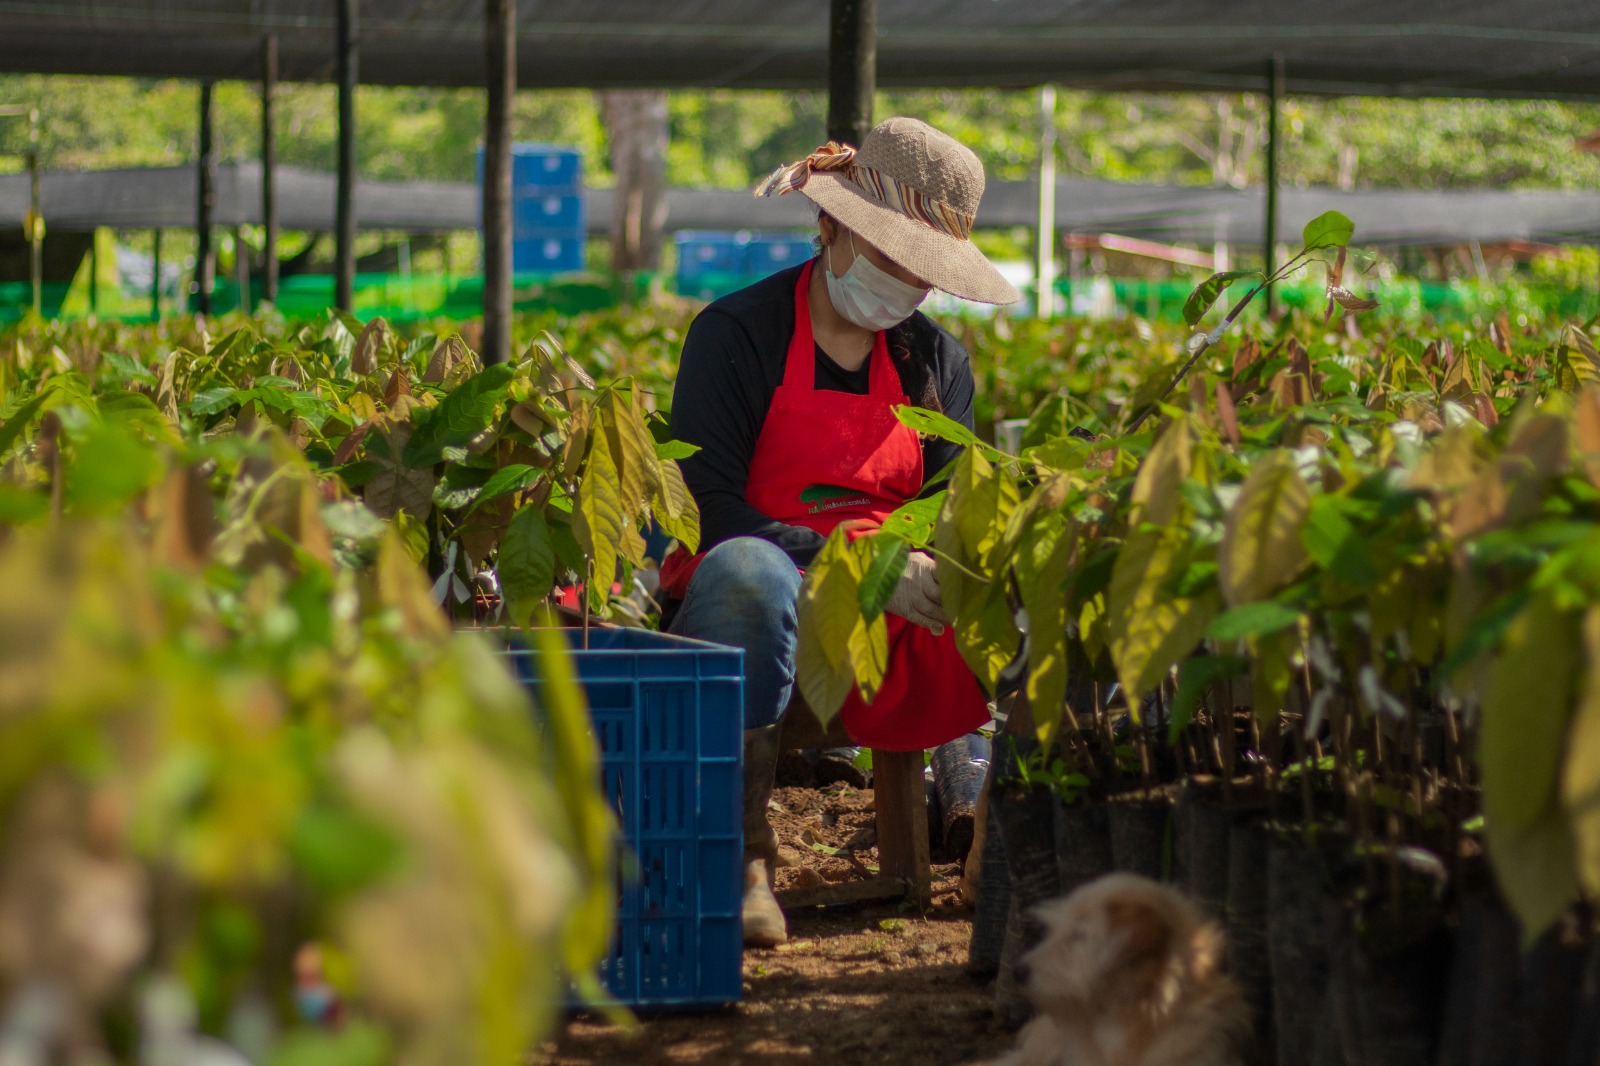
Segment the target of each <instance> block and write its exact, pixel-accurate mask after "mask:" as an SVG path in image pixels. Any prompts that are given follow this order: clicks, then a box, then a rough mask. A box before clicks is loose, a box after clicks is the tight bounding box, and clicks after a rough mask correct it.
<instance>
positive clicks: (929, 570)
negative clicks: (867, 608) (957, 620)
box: [885, 552, 950, 637]
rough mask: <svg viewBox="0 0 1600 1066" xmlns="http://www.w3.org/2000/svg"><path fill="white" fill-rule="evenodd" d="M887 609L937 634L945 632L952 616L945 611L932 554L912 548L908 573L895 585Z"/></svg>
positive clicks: (907, 565) (908, 559)
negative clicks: (913, 550) (915, 550)
mask: <svg viewBox="0 0 1600 1066" xmlns="http://www.w3.org/2000/svg"><path fill="white" fill-rule="evenodd" d="M885 610H887V611H888V612H889V613H890V614H897V615H899V616H900V617H901V618H904V619H906V620H907V621H909V622H915V623H916V624H917V625H919V626H922V627H923V628H924V629H926V630H928V631H929V632H930V633H932V634H933V635H934V636H936V637H937V636H940V635H942V634H943V633H944V627H945V626H947V625H949V624H950V619H949V618H947V617H946V616H945V613H944V601H943V599H942V598H941V597H940V595H939V582H938V580H937V579H936V578H935V577H934V562H933V557H932V556H930V555H926V554H924V553H922V552H912V553H911V554H910V556H908V557H907V559H906V570H905V573H903V574H901V575H900V584H898V585H896V586H895V590H894V594H893V595H891V596H890V597H889V605H888V606H887V607H886V608H885Z"/></svg>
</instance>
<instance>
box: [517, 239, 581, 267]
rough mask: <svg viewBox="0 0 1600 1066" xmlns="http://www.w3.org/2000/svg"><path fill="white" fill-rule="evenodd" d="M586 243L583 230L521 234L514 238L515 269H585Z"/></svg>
mask: <svg viewBox="0 0 1600 1066" xmlns="http://www.w3.org/2000/svg"><path fill="white" fill-rule="evenodd" d="M584 244H585V242H584V238H583V235H582V234H577V235H573V234H566V233H543V234H533V235H529V236H526V237H524V236H518V237H517V238H516V239H514V240H513V241H512V242H511V270H512V272H513V273H516V274H565V273H568V272H571V271H574V270H582V269H583V259H584Z"/></svg>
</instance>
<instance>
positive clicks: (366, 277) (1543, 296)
mask: <svg viewBox="0 0 1600 1066" xmlns="http://www.w3.org/2000/svg"><path fill="white" fill-rule="evenodd" d="M757 280H759V279H757V278H754V277H749V276H745V275H742V274H737V275H735V274H730V275H726V276H721V275H718V276H710V275H707V276H705V277H703V278H701V279H699V280H698V282H697V286H698V287H697V288H695V290H694V291H692V292H689V293H684V294H683V295H685V296H688V297H691V298H695V299H701V300H712V299H715V298H716V297H718V296H721V295H723V294H724V293H727V292H732V291H734V290H735V289H738V288H742V287H743V286H745V285H748V284H751V283H752V282H754V281H757ZM654 281H655V278H654V276H653V275H649V274H641V275H639V276H637V277H636V278H635V279H634V281H633V291H632V292H631V293H628V294H626V295H627V296H628V299H629V301H630V302H632V301H637V300H638V299H640V298H642V297H643V296H644V295H646V294H647V293H648V292H649V290H650V288H651V286H652V284H653V283H654ZM1109 281H1110V287H1111V293H1110V297H1111V302H1112V303H1113V304H1114V305H1115V307H1116V308H1119V309H1120V312H1116V311H1114V312H1113V313H1127V314H1135V315H1139V316H1141V317H1144V318H1146V319H1152V320H1155V319H1160V320H1168V321H1176V320H1178V319H1179V318H1181V316H1182V313H1183V305H1184V301H1185V300H1187V299H1188V298H1189V293H1190V292H1191V291H1192V290H1193V288H1194V284H1195V282H1194V281H1190V280H1165V281H1153V280H1145V279H1142V278H1112V279H1109ZM84 288H85V286H84V283H83V279H81V278H80V279H79V280H78V281H76V282H73V283H72V284H70V285H69V284H68V283H65V282H53V283H49V284H46V285H45V286H44V288H43V293H42V296H43V299H42V305H43V306H42V311H43V314H44V316H45V317H46V318H68V319H72V318H81V317H84V316H85V315H87V314H88V313H89V310H90V304H89V301H88V299H87V297H86V295H85V292H84V291H82V290H83V289H84ZM1104 288H1105V287H1104V283H1103V282H1098V281H1095V280H1093V279H1087V278H1084V279H1077V280H1076V281H1074V280H1072V279H1065V278H1064V279H1061V280H1059V281H1057V283H1056V292H1057V293H1058V295H1059V296H1060V300H1061V306H1063V307H1075V308H1076V309H1077V310H1078V311H1080V312H1081V311H1084V310H1086V309H1088V308H1089V307H1090V306H1091V305H1092V304H1093V303H1094V302H1095V297H1096V295H1097V294H1098V295H1099V297H1100V302H1101V303H1102V304H1103V303H1104ZM1357 288H1359V289H1360V290H1361V291H1362V292H1363V293H1364V294H1370V295H1371V296H1373V297H1374V298H1376V299H1377V300H1378V301H1379V303H1380V305H1381V309H1380V310H1379V311H1378V312H1376V313H1378V314H1381V315H1383V316H1384V317H1386V318H1388V317H1394V318H1400V319H1405V320H1415V319H1421V318H1425V317H1432V318H1436V319H1443V320H1453V321H1460V320H1469V319H1473V318H1481V317H1485V316H1492V315H1497V314H1499V313H1501V312H1505V313H1506V314H1508V315H1509V316H1511V317H1512V318H1513V319H1516V318H1517V317H1519V316H1525V317H1526V318H1527V319H1528V320H1530V321H1533V320H1544V319H1549V318H1552V317H1555V318H1559V319H1562V320H1567V321H1571V320H1586V319H1589V318H1592V317H1594V316H1595V315H1597V314H1600V291H1597V290H1594V289H1586V288H1564V287H1560V286H1554V285H1540V284H1531V283H1523V282H1517V281H1513V282H1510V283H1508V284H1495V283H1489V284H1485V283H1480V282H1477V281H1457V282H1452V283H1450V284H1445V285H1441V284H1433V283H1427V282H1421V281H1416V280H1414V279H1409V278H1400V279H1394V280H1390V281H1373V282H1369V283H1358V284H1357ZM1241 294H1242V290H1241ZM624 295H625V294H624V292H623V289H622V283H621V282H620V280H618V279H615V278H612V277H610V276H607V275H603V274H581V275H569V276H565V277H549V276H544V275H525V276H518V277H517V278H516V279H515V281H514V287H513V297H514V303H515V307H516V310H518V311H520V312H555V313H556V314H579V313H581V312H584V311H596V310H600V309H603V308H607V307H614V306H616V305H617V304H619V303H621V302H623V296H624ZM1277 298H1278V300H1279V301H1280V302H1281V303H1282V304H1284V305H1285V306H1288V307H1296V308H1303V309H1309V310H1314V309H1317V308H1320V307H1321V306H1322V305H1323V299H1324V297H1323V292H1322V285H1321V282H1320V280H1308V281H1306V282H1295V283H1285V284H1280V285H1278V286H1277ZM32 299H33V297H32V288H31V287H30V286H29V284H28V283H27V282H25V281H24V282H0V323H5V322H11V321H15V320H16V319H18V318H21V317H22V316H23V315H24V314H26V313H27V310H28V308H29V306H30V305H31V303H32ZM260 301H261V291H260V287H259V285H256V284H252V286H251V306H252V307H254V306H257V305H259V303H260ZM1257 302H1258V303H1260V302H1261V301H1257ZM238 304H239V292H238V287H237V286H236V285H235V284H234V283H233V282H232V281H231V280H228V279H223V278H219V279H218V280H217V285H216V290H215V292H214V293H213V295H212V308H213V310H214V311H215V312H217V313H221V312H225V311H231V310H234V309H235V308H237V307H238ZM332 304H333V278H332V276H331V275H327V274H303V275H295V276H292V277H287V278H283V279H282V280H281V281H280V282H279V284H278V309H279V310H280V311H282V312H283V314H284V315H285V316H286V317H288V318H291V319H309V318H314V317H316V316H317V315H320V314H321V313H322V312H323V311H325V310H326V309H327V308H328V307H330V306H332ZM94 306H95V313H96V314H97V315H98V316H99V317H100V318H102V319H120V320H123V321H136V322H137V321H148V320H149V318H150V317H151V310H150V297H149V294H148V293H146V294H139V293H132V292H120V291H116V290H114V289H112V288H111V287H109V286H102V288H101V291H100V292H99V294H98V298H97V299H96V301H95V305H94ZM162 308H163V313H165V314H176V313H179V310H180V309H179V307H178V305H177V302H176V301H174V300H172V299H170V298H168V299H164V300H163V301H162ZM353 310H354V312H355V314H356V315H357V316H359V317H361V318H372V317H374V316H378V315H381V316H383V317H384V318H386V319H389V320H390V321H391V322H406V321H412V320H417V319H435V318H442V319H458V320H467V319H473V318H478V317H480V316H481V315H482V313H483V278H482V277H481V276H479V275H421V274H411V275H404V274H357V275H356V278H355V287H354V308H353ZM1099 310H1105V308H1104V307H1103V306H1102V307H1101V308H1099ZM1254 313H1258V312H1256V311H1255V309H1252V314H1254Z"/></svg>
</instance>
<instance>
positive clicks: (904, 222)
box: [756, 118, 1020, 304]
mask: <svg viewBox="0 0 1600 1066" xmlns="http://www.w3.org/2000/svg"><path fill="white" fill-rule="evenodd" d="M795 191H798V192H800V193H802V194H803V195H805V196H806V197H807V198H809V199H810V200H812V201H813V202H814V203H815V204H816V205H817V206H818V207H820V208H822V209H823V210H824V211H826V212H827V213H828V214H830V215H832V216H833V217H834V218H835V219H837V220H838V221H839V223H840V224H841V225H843V226H845V227H847V228H848V229H850V230H851V231H853V232H855V233H859V234H860V235H861V236H862V237H864V238H866V239H867V240H868V241H870V242H871V244H872V246H873V247H874V248H876V249H878V250H879V251H880V252H882V253H883V254H884V255H886V256H888V257H889V258H890V259H892V260H894V262H896V263H898V264H900V265H901V266H903V267H905V268H906V269H907V270H909V271H911V272H912V273H913V274H915V275H917V276H918V277H919V278H921V279H923V280H924V281H926V282H927V283H928V284H929V285H932V286H933V287H934V288H936V289H942V290H944V291H945V292H947V293H949V294H950V295H952V296H959V297H961V298H962V299H964V300H974V301H976V302H978V303H985V304H1009V303H1015V302H1016V301H1017V300H1018V299H1019V298H1020V297H1019V296H1018V293H1017V290H1016V289H1015V288H1013V287H1012V285H1011V283H1010V282H1009V281H1007V280H1006V279H1005V278H1003V277H1001V276H1000V272H999V271H998V270H996V269H995V268H994V264H993V263H990V262H989V260H988V259H986V258H984V255H983V253H982V252H980V251H978V249H977V246H976V245H974V244H973V243H972V241H971V240H970V239H969V236H970V234H971V233H972V222H973V217H974V216H975V215H976V214H977V212H978V200H979V199H981V198H982V196H983V164H982V163H980V162H979V161H978V157H977V156H976V155H974V154H973V153H972V150H971V149H969V148H967V147H966V146H965V145H963V144H961V143H960V142H959V141H957V140H956V139H955V138H953V137H950V136H947V135H946V134H943V133H940V132H939V131H938V130H936V129H934V128H933V127H932V126H930V125H928V124H927V123H926V122H919V121H918V120H916V119H914V118H891V119H889V120H887V121H885V122H882V123H880V124H879V125H878V126H876V127H875V128H874V129H873V131H872V132H871V133H869V134H867V139H866V140H865V141H863V142H862V144H861V148H860V149H859V150H858V149H855V148H851V147H850V146H849V145H842V144H839V143H838V142H836V141H829V142H828V143H827V144H825V145H823V146H822V147H821V148H818V149H817V150H816V151H815V152H812V153H811V154H810V155H809V156H807V157H806V158H804V159H802V160H800V161H799V162H798V163H790V164H788V165H787V166H782V167H779V168H778V169H777V170H775V171H773V173H772V176H771V177H769V178H767V180H766V181H764V182H762V183H761V184H760V185H759V186H758V187H757V188H756V195H757V196H781V195H783V194H784V193H787V192H795Z"/></svg>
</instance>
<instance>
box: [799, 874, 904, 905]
mask: <svg viewBox="0 0 1600 1066" xmlns="http://www.w3.org/2000/svg"><path fill="white" fill-rule="evenodd" d="M906 889H907V884H906V882H905V881H903V880H901V879H900V878H897V877H883V876H881V875H880V876H878V877H872V878H868V879H867V880H865V881H846V882H845V883H844V884H842V885H813V886H811V887H810V888H786V889H784V890H783V891H782V892H779V893H777V897H778V906H780V907H782V908H783V909H784V910H795V909H799V908H802V907H831V906H837V905H839V904H843V903H868V902H872V901H875V900H880V899H899V898H900V897H902V896H904V895H905V894H906Z"/></svg>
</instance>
